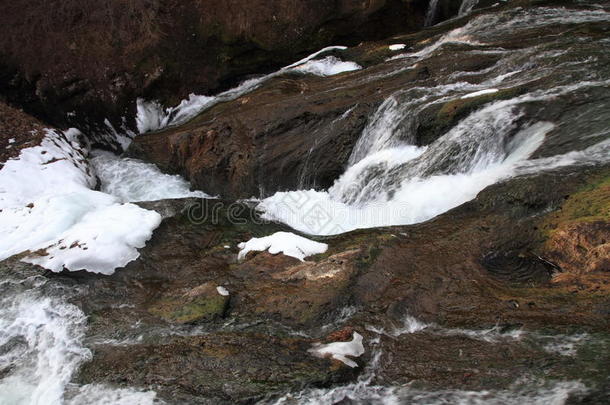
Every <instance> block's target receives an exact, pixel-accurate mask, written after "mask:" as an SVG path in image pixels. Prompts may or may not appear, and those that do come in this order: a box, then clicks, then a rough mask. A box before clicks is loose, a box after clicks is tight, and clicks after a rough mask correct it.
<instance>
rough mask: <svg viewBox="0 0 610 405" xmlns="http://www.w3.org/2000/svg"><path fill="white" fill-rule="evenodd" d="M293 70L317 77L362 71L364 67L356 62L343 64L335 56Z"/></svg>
mask: <svg viewBox="0 0 610 405" xmlns="http://www.w3.org/2000/svg"><path fill="white" fill-rule="evenodd" d="M293 69H294V71H295V72H299V73H309V74H312V75H316V76H334V75H337V74H339V73H343V72H352V71H354V70H360V69H362V66H360V65H358V64H357V63H354V62H343V61H342V60H341V59H339V58H336V57H334V56H327V57H326V58H324V59H316V60H310V61H309V62H306V63H304V64H302V65H300V66H297V67H295V68H293Z"/></svg>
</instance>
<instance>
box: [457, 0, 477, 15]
mask: <svg viewBox="0 0 610 405" xmlns="http://www.w3.org/2000/svg"><path fill="white" fill-rule="evenodd" d="M478 3H479V0H463V1H462V5H461V6H460V11H458V16H460V17H461V16H463V15H466V14H468V13H470V12H471V11H472V9H473V8H475V6H476V5H477V4H478Z"/></svg>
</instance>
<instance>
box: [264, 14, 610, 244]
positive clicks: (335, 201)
mask: <svg viewBox="0 0 610 405" xmlns="http://www.w3.org/2000/svg"><path fill="white" fill-rule="evenodd" d="M608 22H610V13H608V12H607V11H604V10H597V9H594V10H578V11H574V10H565V9H562V8H546V7H542V8H535V9H530V10H524V9H520V8H517V9H512V10H508V11H505V12H498V13H494V14H488V15H481V16H478V17H475V18H473V19H471V20H470V21H469V22H467V23H466V24H465V25H464V26H462V27H458V28H455V29H453V30H451V31H449V32H448V33H446V34H444V35H441V36H439V37H438V39H437V40H436V41H435V42H432V43H429V44H428V45H427V46H425V47H422V48H421V49H419V50H415V51H414V52H411V53H408V54H402V55H399V57H398V58H397V57H394V58H392V60H390V61H388V63H394V64H395V65H393V66H395V67H394V69H395V70H396V71H404V69H405V68H409V67H412V66H414V65H416V64H425V63H426V61H427V60H428V59H432V58H436V57H438V56H440V55H443V54H444V52H446V48H449V49H451V51H449V52H459V53H461V54H462V55H463V56H464V57H465V58H467V57H476V56H477V55H481V56H483V55H486V54H493V55H497V56H498V57H499V60H498V61H497V62H496V63H495V64H493V65H492V66H490V67H489V68H485V69H482V70H479V71H475V72H470V71H468V72H455V71H454V72H451V73H448V74H446V75H445V76H441V77H439V79H438V81H437V83H436V84H435V85H433V86H429V87H413V88H409V89H406V90H399V91H397V92H395V93H394V94H392V95H391V96H390V97H388V98H387V99H386V100H385V101H384V102H383V103H382V104H381V105H380V106H379V108H378V109H377V111H376V112H375V113H374V114H373V115H372V116H371V117H370V118H369V120H368V124H367V126H366V128H365V129H364V131H363V133H362V135H361V136H360V138H359V140H358V141H357V143H356V145H355V147H354V150H353V152H352V154H351V157H350V159H349V164H348V168H347V170H346V171H345V173H344V174H343V175H342V176H341V177H340V178H339V179H337V180H336V182H335V184H334V185H333V186H332V187H331V188H330V189H328V190H326V191H314V190H298V191H292V192H280V193H277V194H275V195H273V196H271V197H268V198H266V199H264V200H263V201H262V202H261V203H260V204H259V209H261V210H262V211H263V212H264V216H265V217H266V218H267V219H270V220H276V221H281V222H284V223H286V224H288V225H290V226H291V227H293V228H295V229H298V230H300V231H302V232H305V233H309V234H324V235H329V234H337V233H342V232H346V231H349V230H352V229H356V228H366V227H375V226H384V225H399V224H413V223H417V222H422V221H425V220H428V219H430V218H432V217H434V216H437V215H439V214H441V213H443V212H445V211H447V210H449V209H451V208H453V207H456V206H458V205H460V204H462V203H464V202H466V201H469V200H471V199H473V198H474V197H475V196H476V195H477V194H478V193H479V192H480V191H481V190H483V189H484V188H485V187H487V186H489V185H491V184H494V183H496V182H498V181H501V180H504V179H507V178H510V177H513V176H516V175H520V174H525V173H527V172H529V173H531V172H536V171H542V170H552V169H554V168H559V167H565V166H566V165H578V164H581V165H587V164H596V163H600V162H604V161H608V160H609V154H608V133H607V129H604V128H602V127H600V125H599V124H597V125H592V126H591V128H587V125H581V129H580V130H578V131H579V133H578V136H573V135H572V134H571V133H570V132H571V131H572V129H571V127H572V125H573V121H572V120H571V119H570V118H568V117H567V116H558V115H557V114H547V113H545V110H548V109H550V108H549V105H563V104H567V103H569V101H567V100H569V99H574V100H576V99H577V100H580V101H582V102H588V103H591V104H592V105H595V102H596V99H600V101H599V103H598V105H596V106H595V107H594V108H595V109H597V110H596V111H593V110H592V111H590V112H587V111H584V112H583V113H582V116H581V117H580V118H581V119H582V120H583V121H585V122H591V123H594V122H596V121H599V115H600V114H601V115H603V114H607V113H606V112H604V111H607V107H606V106H607V104H606V102H605V101H604V99H605V97H608V87H609V85H610V72H608V69H607V66H609V65H610V58H609V55H610V47H609V44H608V42H607V41H604V40H599V41H588V40H587V41H586V42H585V39H583V38H580V37H578V36H577V35H573V34H571V33H570V31H574V30H576V29H578V28H579V27H582V26H588V25H590V24H600V23H605V24H607V23H608ZM551 27H552V29H551ZM547 30H550V31H548V34H547V35H540V37H537V40H536V41H535V43H534V42H532V44H531V45H529V46H523V47H517V48H516V49H508V48H505V47H504V46H502V45H504V42H503V41H506V38H509V37H510V35H517V34H518V35H519V36H520V37H521V36H524V37H527V36H528V35H535V33H537V32H538V33H539V32H543V33H545V32H547ZM502 94H505V95H503V96H502V97H499V98H500V99H501V100H500V101H493V99H492V101H489V102H487V103H484V104H483V106H481V107H479V108H477V109H475V110H474V111H472V112H471V113H470V114H469V115H467V116H466V117H465V118H464V119H462V120H461V121H459V122H458V123H457V124H455V125H454V126H453V127H452V128H449V129H447V130H446V131H445V132H444V133H442V134H440V136H438V137H437V138H436V140H434V141H432V142H431V143H429V144H422V143H421V142H420V140H419V138H420V129H421V127H422V125H424V124H425V123H426V120H427V119H428V118H427V117H429V114H430V113H429V112H428V111H438V109H439V108H441V107H442V106H443V105H446V104H448V103H451V102H453V103H459V102H461V101H462V100H465V101H468V100H472V99H475V98H476V97H485V96H492V95H502ZM513 94H514V95H513ZM558 108H559V107H558ZM563 108H565V107H563ZM426 114H428V115H426ZM596 115H597V116H598V117H597V118H596ZM585 117H586V118H585ZM589 120H590V121H589ZM422 121H423V122H422ZM574 130H576V129H575V128H574ZM587 131H589V132H587ZM558 134H561V135H558ZM566 134H567V135H566ZM547 151H548V152H547ZM536 154H544V155H545V156H544V157H537V158H533V157H534V156H535V155H536Z"/></svg>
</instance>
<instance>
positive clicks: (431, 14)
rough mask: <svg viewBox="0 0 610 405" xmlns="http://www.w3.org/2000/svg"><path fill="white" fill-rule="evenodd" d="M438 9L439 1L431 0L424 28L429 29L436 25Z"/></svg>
mask: <svg viewBox="0 0 610 405" xmlns="http://www.w3.org/2000/svg"><path fill="white" fill-rule="evenodd" d="M437 9H438V0H430V4H429V5H428V11H426V19H425V20H424V27H429V26H431V25H432V24H433V23H434V19H435V18H436V11H437Z"/></svg>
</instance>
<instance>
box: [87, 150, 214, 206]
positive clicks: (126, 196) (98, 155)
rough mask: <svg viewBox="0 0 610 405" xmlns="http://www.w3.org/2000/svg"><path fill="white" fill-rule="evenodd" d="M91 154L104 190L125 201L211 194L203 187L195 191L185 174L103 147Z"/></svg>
mask: <svg viewBox="0 0 610 405" xmlns="http://www.w3.org/2000/svg"><path fill="white" fill-rule="evenodd" d="M91 155H92V158H91V160H90V161H91V164H92V165H93V168H94V169H95V172H96V173H97V175H98V177H99V179H100V183H101V184H100V190H101V191H102V192H104V193H107V194H110V195H113V196H115V197H117V198H119V199H120V200H121V201H122V202H138V201H156V200H165V199H171V198H186V197H198V198H209V196H208V195H207V194H205V193H204V192H202V191H191V186H190V184H189V183H188V182H187V181H186V180H184V178H183V177H181V176H178V175H169V174H164V173H163V172H161V170H159V168H158V167H157V166H155V165H154V164H151V163H145V162H142V161H140V160H138V159H130V158H122V157H119V156H117V155H115V154H113V153H110V152H105V151H100V150H96V151H93V152H92V154H91Z"/></svg>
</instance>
